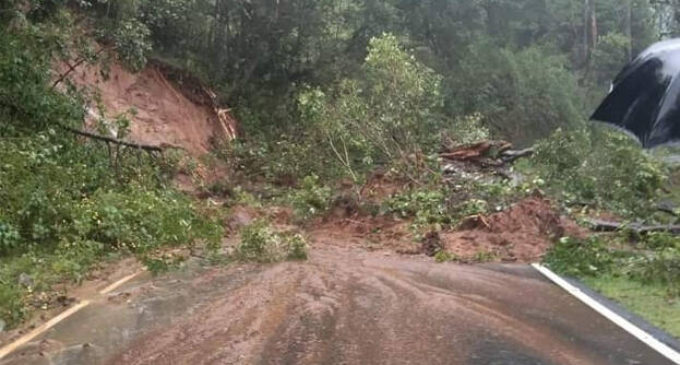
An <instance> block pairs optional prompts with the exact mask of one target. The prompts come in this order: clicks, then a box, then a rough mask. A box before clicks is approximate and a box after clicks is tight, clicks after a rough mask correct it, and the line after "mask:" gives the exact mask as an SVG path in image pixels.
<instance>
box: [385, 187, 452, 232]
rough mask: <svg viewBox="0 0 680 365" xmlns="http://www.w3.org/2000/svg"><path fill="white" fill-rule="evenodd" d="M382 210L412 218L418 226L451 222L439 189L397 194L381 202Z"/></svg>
mask: <svg viewBox="0 0 680 365" xmlns="http://www.w3.org/2000/svg"><path fill="white" fill-rule="evenodd" d="M383 210H384V211H385V212H386V213H391V214H395V215H397V216H398V217H400V218H414V224H415V225H416V226H419V227H420V226H425V225H432V224H439V225H449V224H451V223H452V217H451V216H450V215H449V211H448V209H447V201H446V198H445V195H444V192H443V191H439V190H428V189H425V190H415V191H408V192H406V193H403V194H398V195H396V196H394V197H392V198H390V199H388V200H386V201H385V202H384V203H383Z"/></svg>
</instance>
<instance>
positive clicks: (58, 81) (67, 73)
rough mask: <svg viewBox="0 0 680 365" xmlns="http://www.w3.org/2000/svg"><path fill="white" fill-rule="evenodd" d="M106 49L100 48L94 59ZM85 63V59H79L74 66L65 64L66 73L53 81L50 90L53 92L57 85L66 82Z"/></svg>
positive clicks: (86, 59)
mask: <svg viewBox="0 0 680 365" xmlns="http://www.w3.org/2000/svg"><path fill="white" fill-rule="evenodd" d="M106 49H107V48H106V47H102V48H101V49H99V51H97V53H95V58H96V57H98V56H99V55H100V54H101V53H102V52H104V50H106ZM87 61H88V58H87V57H81V58H79V59H78V60H77V61H76V63H74V64H71V63H69V62H66V64H67V65H68V70H67V71H66V72H64V73H63V74H61V75H59V78H58V79H57V80H55V81H54V83H53V84H52V87H51V88H50V90H54V89H55V88H56V87H57V86H58V85H59V84H61V83H62V82H63V81H64V80H66V78H67V77H68V76H69V75H70V74H72V73H73V72H74V71H75V70H76V69H77V68H78V67H80V66H81V65H82V64H83V63H85V62H87Z"/></svg>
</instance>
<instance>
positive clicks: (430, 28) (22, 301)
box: [0, 0, 680, 335]
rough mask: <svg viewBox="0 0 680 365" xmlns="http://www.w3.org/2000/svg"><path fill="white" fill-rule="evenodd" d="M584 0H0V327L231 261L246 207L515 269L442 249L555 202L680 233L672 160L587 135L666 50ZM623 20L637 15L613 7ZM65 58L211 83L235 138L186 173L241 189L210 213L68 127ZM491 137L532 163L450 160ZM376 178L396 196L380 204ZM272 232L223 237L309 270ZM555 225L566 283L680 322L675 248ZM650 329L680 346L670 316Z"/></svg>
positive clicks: (157, 156) (572, 214) (258, 224)
mask: <svg viewBox="0 0 680 365" xmlns="http://www.w3.org/2000/svg"><path fill="white" fill-rule="evenodd" d="M583 6H584V4H583V3H582V2H575V1H569V0H551V1H548V2H545V1H534V0H521V1H517V0H507V1H494V2H486V3H484V4H481V3H479V2H474V1H467V0H446V1H436V2H432V1H416V2H414V1H401V0H386V1H356V0H342V1H311V2H310V1H297V0H295V1H283V2H278V1H277V2H266V1H249V2H243V1H233V0H215V1H203V0H162V1H156V0H154V1H146V0H144V1H128V0H124V1H101V0H100V1H89V0H79V1H52V0H50V1H42V0H41V1H37V0H36V1H19V0H17V1H5V2H1V3H0V24H1V25H2V32H0V201H2V205H0V263H1V264H2V265H1V266H0V318H1V319H2V321H3V322H4V323H5V324H6V325H8V326H14V325H17V324H19V323H21V321H22V320H24V319H25V318H26V316H27V315H28V313H29V312H30V310H31V308H36V307H37V308H42V307H46V306H49V305H51V303H53V301H54V299H53V298H52V296H51V295H50V294H49V293H50V288H52V287H53V286H54V285H55V284H56V283H60V282H65V281H75V282H78V281H81V280H84V278H86V277H87V273H88V272H90V270H91V269H92V268H93V267H96V266H97V265H100V264H101V263H102V262H104V261H106V260H113V259H116V258H120V257H122V256H125V255H136V256H138V257H139V258H140V259H141V260H142V262H144V263H146V264H147V266H148V267H149V268H150V269H152V270H153V271H162V270H164V269H167V268H168V267H169V266H171V265H173V264H174V263H176V262H177V261H178V257H176V256H173V255H167V254H166V253H167V250H169V249H172V248H186V247H189V248H191V249H192V250H193V249H194V248H196V247H198V248H204V249H210V250H212V251H213V252H221V251H220V248H221V247H220V245H221V243H222V240H223V237H224V235H225V227H224V224H223V221H224V214H226V213H225V212H226V211H228V208H229V207H230V206H235V205H247V206H257V207H258V208H259V209H262V210H267V209H268V208H267V207H270V206H273V205H278V206H287V207H291V209H292V211H293V215H294V219H293V221H294V223H295V224H298V225H299V226H303V227H304V226H305V225H311V224H313V223H314V222H317V221H320V220H323V219H324V218H326V217H328V216H329V215H332V214H337V212H338V211H342V212H344V213H343V214H345V215H347V216H351V217H356V216H360V217H361V218H364V217H371V218H376V219H377V218H384V219H385V220H388V219H389V220H394V221H405V222H408V226H409V234H410V235H411V236H409V237H411V238H412V239H413V241H414V242H413V247H415V248H416V249H417V248H418V247H419V246H421V245H422V246H423V247H425V248H426V249H425V250H424V251H425V252H426V253H427V254H430V255H431V256H433V257H435V259H436V261H439V262H451V261H457V262H487V261H499V260H501V259H503V258H504V256H503V255H502V253H499V252H495V251H489V250H487V249H486V248H480V249H479V250H478V251H477V252H475V253H474V255H473V256H472V258H462V257H459V255H458V254H456V253H455V252H450V251H447V249H446V247H445V244H443V243H441V242H439V239H438V237H439V234H442V235H444V234H446V233H450V232H453V231H456V230H458V229H462V228H461V227H466V226H470V225H472V226H473V228H474V227H485V226H487V225H488V222H487V220H488V218H489V217H491V216H493V215H494V214H498V213H502V212H507V211H508V210H509V209H510V208H511V207H512V206H513V205H515V204H516V203H518V202H521V201H523V200H526V199H529V198H536V197H540V198H541V199H544V198H547V199H548V200H550V201H551V204H553V205H554V208H553V209H554V210H556V211H557V213H556V216H557V217H558V218H559V216H567V217H569V218H570V219H573V220H576V221H577V222H580V223H582V225H583V226H586V227H587V226H588V225H587V222H586V218H588V217H592V216H607V217H613V218H614V219H616V220H618V221H620V222H624V223H644V224H668V223H675V222H676V221H677V216H674V215H672V214H668V212H666V213H663V212H660V211H659V210H658V204H659V202H660V201H662V200H664V199H666V200H670V201H671V202H673V201H674V202H675V203H680V194H679V193H678V191H679V190H678V185H677V184H678V181H676V179H674V178H673V176H674V174H675V173H676V171H677V168H673V167H671V166H669V165H667V164H665V163H664V162H663V161H664V158H663V157H664V156H667V155H669V154H672V153H673V151H654V152H646V151H643V150H641V148H640V147H639V145H638V144H636V143H635V142H634V141H632V140H631V139H630V138H629V137H628V136H626V135H624V134H622V133H620V132H618V131H614V130H610V129H607V128H604V127H602V126H596V125H591V124H589V123H588V122H587V116H588V115H589V113H590V111H591V110H592V108H593V107H594V106H595V104H596V103H597V102H598V101H599V100H600V99H601V97H602V96H604V95H605V94H606V92H607V90H608V87H609V81H610V80H611V79H612V78H613V77H614V76H615V71H616V70H618V69H620V68H621V67H623V65H624V64H625V63H626V61H627V60H628V58H629V57H630V55H632V54H634V53H636V52H639V51H641V50H642V49H643V48H644V47H646V46H647V45H649V44H650V43H652V42H653V41H655V40H657V39H659V37H660V34H659V32H660V31H659V28H658V27H656V26H655V23H654V19H655V17H654V15H653V10H654V9H653V4H651V2H648V1H631V2H620V1H598V2H597V5H596V6H594V7H592V8H589V9H584V8H583ZM628 11H630V12H632V14H634V15H635V16H633V17H625V16H623V15H622V14H625V13H626V12H628ZM584 13H586V14H589V15H588V17H587V19H584V18H583V14H584ZM595 15H596V16H597V19H598V27H599V28H598V34H592V29H591V26H592V23H591V21H590V19H591V16H595ZM673 29H674V28H673ZM584 39H586V41H585V42H584ZM64 60H67V61H70V62H73V61H74V60H75V61H77V62H81V63H83V62H86V63H97V64H100V65H102V66H104V70H106V65H110V64H111V63H112V62H120V63H122V64H124V65H125V66H126V67H128V68H129V69H130V70H134V71H139V70H142V69H144V67H145V65H146V63H147V61H148V60H154V61H155V62H161V63H164V64H167V65H171V66H173V67H176V68H178V69H181V70H184V71H186V72H188V73H190V74H192V75H194V76H195V77H196V78H198V79H199V80H201V82H203V83H204V84H205V85H206V86H208V87H210V88H212V89H213V90H215V94H216V96H215V99H216V102H217V103H219V104H222V105H229V106H230V107H232V109H233V112H234V114H235V115H236V116H237V119H238V120H239V122H240V128H241V131H240V134H241V136H240V138H238V139H237V140H235V141H232V142H228V143H220V142H219V141H216V143H215V146H214V149H213V151H212V154H211V156H209V157H207V158H205V160H204V161H202V162H201V161H200V159H196V160H194V161H192V162H191V163H197V164H198V163H203V164H207V165H209V167H210V166H211V164H212V166H218V165H219V166H221V167H225V166H226V169H227V170H228V171H229V176H228V177H224V178H223V179H222V180H220V181H216V182H212V183H210V184H207V185H205V186H203V185H201V188H202V189H203V190H202V193H205V195H207V196H209V197H210V198H214V199H215V200H219V203H215V201H207V202H206V201H205V200H201V199H195V197H189V196H187V195H185V194H181V193H179V192H178V191H176V190H175V189H174V188H173V184H172V179H173V177H174V176H175V174H176V173H177V172H178V171H180V170H182V169H187V167H186V164H187V163H186V159H184V161H183V162H182V163H180V160H181V159H180V158H174V157H173V156H174V154H173V153H171V151H155V150H149V151H146V150H143V149H140V148H131V147H125V146H121V145H119V144H115V143H110V142H104V141H101V140H97V139H92V138H88V137H86V136H83V135H82V134H81V135H78V134H74V130H75V131H78V130H81V129H83V127H84V126H83V123H84V120H85V118H86V114H87V113H88V110H86V108H85V107H84V105H86V104H87V102H88V101H92V100H96V99H97V95H96V93H94V94H93V93H91V92H89V91H87V90H79V89H78V88H77V87H75V86H74V85H72V84H71V83H69V82H68V79H67V78H64V79H63V80H61V78H60V77H59V75H57V76H56V80H55V75H54V72H53V70H52V68H53V66H54V63H55V62H58V61H64ZM100 109H101V110H99V112H100V113H99V115H100V118H98V119H97V120H96V121H95V122H94V125H92V126H88V127H89V128H90V129H91V130H94V131H97V132H98V133H105V132H107V131H111V130H115V135H114V136H112V138H114V139H115V140H125V139H126V138H127V137H128V136H129V134H130V125H131V123H134V111H131V112H130V113H127V114H124V115H107V113H106V111H105V110H103V108H100ZM501 140H504V141H508V142H509V143H511V144H512V145H514V147H513V148H515V149H523V148H525V147H533V150H532V152H533V154H532V155H531V156H528V155H527V156H526V158H523V159H518V160H516V161H515V160H512V161H507V160H504V158H505V157H503V156H502V153H503V152H505V150H506V149H507V148H505V149H503V148H501V149H497V148H496V147H494V146H495V145H494V146H491V147H490V148H488V149H486V150H485V151H483V153H481V155H480V156H477V159H476V160H465V161H463V162H461V161H460V160H459V161H456V160H451V159H447V158H446V157H444V155H445V153H446V152H451V151H455V150H456V148H461V147H462V148H471V147H469V146H475V144H477V143H480V142H485V141H497V142H498V141H501ZM499 145H500V146H503V144H502V143H501V144H499ZM206 161H208V162H206ZM182 164H183V165H184V166H181V165H182ZM375 184H378V185H380V184H388V185H390V186H391V187H393V188H394V189H392V190H391V191H389V192H388V193H385V194H382V195H381V194H380V192H379V190H380V189H378V188H373V187H372V186H373V185H375ZM676 213H677V212H676ZM279 228H280V227H277V226H276V224H274V223H273V222H271V221H269V220H267V219H259V220H257V221H255V222H250V223H249V224H246V225H245V226H243V227H241V228H240V229H239V230H234V231H233V232H231V231H230V232H227V233H230V234H234V235H235V236H238V239H237V241H238V243H236V244H235V246H234V247H233V250H232V252H231V256H230V258H231V259H236V260H241V261H247V262H257V263H274V262H280V261H283V260H304V259H306V258H307V256H308V246H309V243H308V242H307V239H306V238H305V236H304V235H300V234H292V233H287V231H282V230H280V229H279ZM486 228H487V230H489V229H490V228H489V227H486ZM226 230H227V231H229V229H226ZM584 230H585V228H584ZM374 233H375V234H378V233H380V232H370V234H374ZM548 233H549V236H550V237H549V239H550V242H551V244H554V247H553V248H552V250H550V252H549V253H548V254H547V256H546V262H547V264H548V265H550V266H551V267H552V268H553V269H555V270H557V271H560V272H561V273H564V274H567V275H572V276H576V277H581V278H584V279H585V280H586V281H588V282H589V283H594V284H593V285H594V286H595V287H596V288H601V289H602V291H603V292H604V293H605V294H606V295H608V296H612V297H613V298H615V299H620V300H622V301H623V302H624V303H626V302H627V300H626V299H625V298H626V297H631V298H632V297H633V295H630V294H625V293H624V294H622V293H621V292H620V291H619V290H624V289H625V290H628V289H629V288H631V287H634V288H636V290H637V289H639V290H640V294H641V295H644V293H645V292H646V290H650V292H654V293H657V294H658V293H664V294H663V295H664V300H663V301H659V302H658V303H659V305H658V306H655V307H653V308H652V307H651V306H650V307H649V309H650V310H652V311H653V312H651V313H650V315H649V317H650V318H651V319H652V320H655V318H660V317H662V316H661V315H658V313H678V312H677V311H678V304H677V303H678V301H680V288H678V287H677V285H678V283H680V246H679V241H678V238H677V237H674V236H671V235H668V234H665V233H656V234H645V235H637V234H630V233H627V232H620V233H616V234H603V235H600V234H592V235H590V236H591V237H575V236H574V237H572V236H570V235H569V234H570V232H563V233H564V235H561V234H556V233H554V232H548ZM586 236H588V235H586ZM416 251H417V250H416ZM418 252H421V251H418ZM624 279H625V280H626V282H630V283H635V284H631V287H628V286H625V285H623V284H622V283H623V281H622V280H624ZM609 284H611V285H609ZM657 294H655V295H657ZM656 297H658V295H657V296H656ZM664 303H665V304H664ZM633 308H634V309H636V310H640V311H641V312H643V314H644V313H645V312H646V311H647V308H646V307H644V306H638V305H637V304H635V305H633ZM654 308H658V310H659V312H657V309H654ZM676 317H680V314H678V315H677V316H676ZM656 323H658V324H659V325H661V326H665V328H668V329H669V330H671V331H673V332H674V333H675V334H676V335H678V332H677V323H676V324H672V323H671V322H668V321H666V322H663V321H659V322H656Z"/></svg>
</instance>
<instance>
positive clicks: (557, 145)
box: [533, 130, 667, 217]
mask: <svg viewBox="0 0 680 365" xmlns="http://www.w3.org/2000/svg"><path fill="white" fill-rule="evenodd" d="M533 162H534V165H535V167H536V168H537V169H538V170H539V174H540V175H541V176H542V177H543V178H544V179H545V181H546V183H547V185H548V186H549V187H550V188H551V189H552V190H553V191H555V192H556V193H557V194H560V195H562V196H563V198H564V199H565V200H567V201H568V202H577V203H587V204H591V205H594V206H597V207H603V208H607V209H610V210H612V211H614V212H616V213H618V214H620V215H622V216H626V217H633V216H641V215H643V214H644V213H645V212H648V213H651V210H652V209H653V208H652V206H653V205H654V203H655V202H654V200H655V199H656V198H657V197H659V196H660V192H661V189H662V188H663V186H664V183H665V182H666V180H667V171H666V170H665V168H664V166H663V164H662V163H660V162H659V161H657V160H656V159H655V158H654V157H653V156H651V155H650V154H648V153H646V152H645V151H642V150H641V149H640V147H639V145H637V144H636V143H634V142H633V141H632V140H631V139H630V138H629V137H628V136H626V135H624V134H622V133H618V132H616V131H610V130H595V131H593V132H588V131H585V130H575V131H563V130H558V131H557V132H555V133H554V134H553V135H552V136H551V137H550V138H548V139H546V140H544V141H542V142H541V143H540V144H539V145H538V147H537V150H536V154H535V156H534V158H533Z"/></svg>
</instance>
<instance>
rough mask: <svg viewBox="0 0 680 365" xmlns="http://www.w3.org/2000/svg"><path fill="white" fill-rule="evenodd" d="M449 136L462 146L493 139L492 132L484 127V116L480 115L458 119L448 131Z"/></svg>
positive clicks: (475, 114)
mask: <svg viewBox="0 0 680 365" xmlns="http://www.w3.org/2000/svg"><path fill="white" fill-rule="evenodd" d="M447 132H448V133H447V134H448V136H449V137H450V138H452V140H453V141H454V142H456V143H457V144H460V145H465V144H471V143H475V142H479V141H484V140H488V139H490V138H491V132H490V131H489V129H488V128H487V127H486V126H484V125H483V116H482V115H481V114H479V113H474V114H471V115H464V116H462V117H458V118H456V120H455V121H454V122H453V125H452V127H451V128H450V129H449V130H448V131H447Z"/></svg>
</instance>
